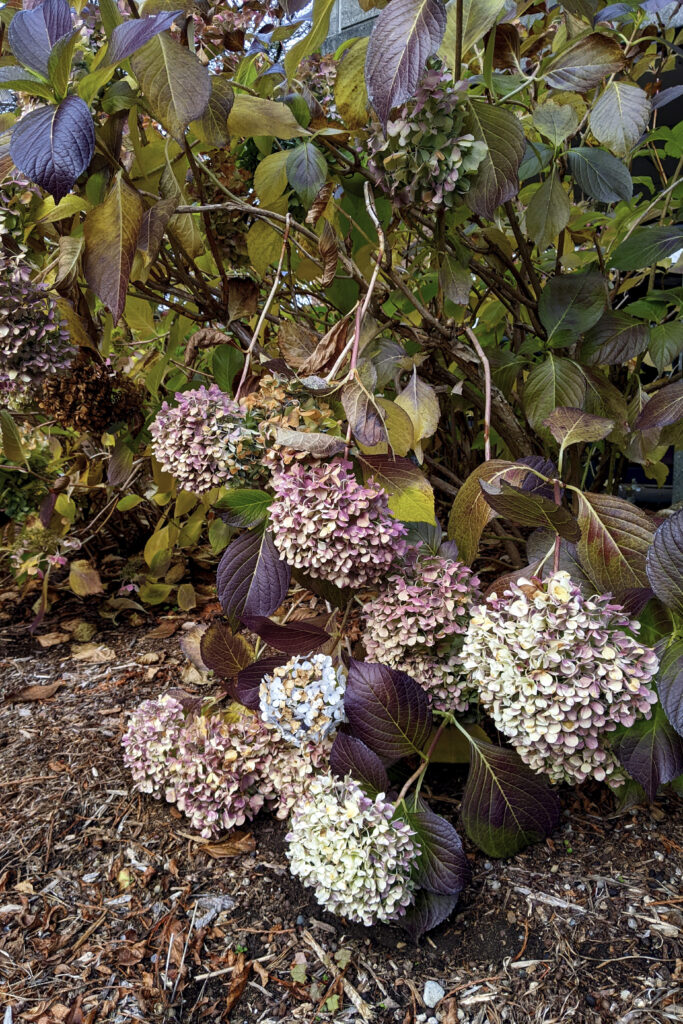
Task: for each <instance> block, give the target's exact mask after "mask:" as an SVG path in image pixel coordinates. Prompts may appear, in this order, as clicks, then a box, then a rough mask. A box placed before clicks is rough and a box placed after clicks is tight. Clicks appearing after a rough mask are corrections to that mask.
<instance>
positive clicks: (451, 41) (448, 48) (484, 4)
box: [439, 0, 505, 67]
mask: <svg viewBox="0 0 683 1024" xmlns="http://www.w3.org/2000/svg"><path fill="white" fill-rule="evenodd" d="M504 7H505V0H463V4H462V55H463V57H466V56H467V54H468V53H469V52H470V50H471V49H472V47H473V46H474V44H475V43H481V41H482V39H483V38H484V36H485V35H486V33H487V32H488V31H489V29H491V28H493V26H494V25H495V23H496V21H497V20H498V18H499V16H500V14H501V12H502V10H503V8H504ZM456 31H457V0H449V3H448V4H446V31H445V33H444V37H443V42H442V44H441V47H440V49H439V56H440V57H441V59H442V60H443V61H445V62H446V64H448V66H449V67H453V58H454V55H455V34H456Z"/></svg>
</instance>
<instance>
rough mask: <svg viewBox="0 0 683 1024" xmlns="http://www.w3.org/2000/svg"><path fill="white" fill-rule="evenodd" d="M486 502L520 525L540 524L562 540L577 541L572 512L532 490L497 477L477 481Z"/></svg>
mask: <svg viewBox="0 0 683 1024" xmlns="http://www.w3.org/2000/svg"><path fill="white" fill-rule="evenodd" d="M479 486H480V487H481V489H482V492H483V494H484V498H485V500H486V502H487V503H488V504H489V505H490V506H491V508H492V509H493V510H494V511H495V512H497V513H498V515H500V516H503V517H504V518H505V519H510V520H511V521H512V522H513V523H519V524H520V526H540V527H544V528H548V529H551V530H554V532H555V533H557V534H559V536H560V537H564V539H565V540H570V541H577V540H578V539H579V537H580V536H581V531H580V530H579V524H578V523H577V521H576V518H575V516H574V515H573V514H572V513H571V512H570V511H569V509H568V508H565V507H564V505H556V504H555V502H554V501H551V500H550V499H549V498H546V497H544V495H542V494H537V493H534V492H533V491H523V490H521V489H520V488H517V487H513V485H512V484H509V483H506V482H505V480H500V481H498V482H497V483H495V484H492V483H487V482H486V481H485V480H480V481H479Z"/></svg>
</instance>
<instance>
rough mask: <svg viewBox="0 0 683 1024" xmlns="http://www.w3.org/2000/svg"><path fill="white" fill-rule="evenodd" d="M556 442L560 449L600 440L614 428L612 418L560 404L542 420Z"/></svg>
mask: <svg viewBox="0 0 683 1024" xmlns="http://www.w3.org/2000/svg"><path fill="white" fill-rule="evenodd" d="M544 426H546V427H547V428H548V430H549V431H550V433H551V434H552V435H553V437H554V438H555V440H556V441H557V443H558V444H559V445H560V451H564V449H565V448H569V446H570V445H572V444H584V443H585V442H586V441H602V439H603V438H604V437H607V435H608V434H609V433H610V432H611V431H612V430H613V429H614V420H609V419H607V418H606V417H605V416H594V415H593V414H592V413H589V412H583V411H582V410H581V409H572V408H570V407H568V406H560V407H559V408H558V409H553V411H552V412H551V414H550V416H548V418H547V419H546V420H545V421H544Z"/></svg>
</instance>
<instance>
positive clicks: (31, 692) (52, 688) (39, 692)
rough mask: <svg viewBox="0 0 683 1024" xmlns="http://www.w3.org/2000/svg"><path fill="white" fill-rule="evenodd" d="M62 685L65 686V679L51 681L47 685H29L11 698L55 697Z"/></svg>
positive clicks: (42, 698) (35, 698) (34, 698)
mask: <svg viewBox="0 0 683 1024" xmlns="http://www.w3.org/2000/svg"><path fill="white" fill-rule="evenodd" d="M60 686H64V680H63V679H58V680H57V682H56V683H49V684H48V685H47V686H27V687H25V688H24V689H23V690H20V691H19V693H17V694H15V695H14V696H13V697H10V698H9V699H10V700H47V699H48V697H53V696H54V695H55V693H56V692H57V690H58V689H59V687H60Z"/></svg>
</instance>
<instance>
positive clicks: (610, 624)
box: [462, 572, 657, 785]
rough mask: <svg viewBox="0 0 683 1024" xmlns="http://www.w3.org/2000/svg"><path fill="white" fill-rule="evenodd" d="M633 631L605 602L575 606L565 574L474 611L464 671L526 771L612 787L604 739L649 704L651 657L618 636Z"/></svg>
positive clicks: (612, 763) (577, 595)
mask: <svg viewBox="0 0 683 1024" xmlns="http://www.w3.org/2000/svg"><path fill="white" fill-rule="evenodd" d="M638 628H639V624H638V623H637V622H632V621H631V620H630V619H629V617H628V615H627V614H625V612H624V609H623V608H622V606H621V605H619V604H614V603H612V602H611V596H610V595H603V596H598V597H591V598H585V597H583V595H582V594H581V591H580V590H579V588H578V587H576V586H575V585H574V584H572V582H571V579H570V577H569V574H568V573H566V572H556V573H554V574H553V575H551V576H549V577H548V578H547V579H546V580H544V581H543V583H539V582H538V581H535V580H524V579H520V580H518V581H517V583H512V584H511V585H510V587H509V589H508V590H506V591H505V592H504V594H503V595H502V596H500V597H499V596H498V595H497V594H495V593H494V594H491V595H490V596H489V597H488V598H487V600H486V603H485V604H483V605H480V606H479V607H478V608H475V609H473V612H472V618H471V620H470V626H469V630H468V633H467V636H466V638H465V644H464V647H463V650H462V658H463V664H464V666H465V668H466V669H467V671H468V673H469V678H470V680H471V682H472V683H473V684H474V685H476V687H477V688H478V690H479V697H480V700H481V702H482V704H483V705H484V707H485V708H486V710H487V711H488V713H489V714H490V715H491V717H492V718H493V720H494V722H495V725H496V728H497V729H498V730H499V731H500V732H502V733H503V734H504V735H505V736H507V737H508V738H509V739H510V741H511V742H512V744H513V746H514V747H515V749H516V750H517V752H518V753H519V755H520V757H521V758H522V760H523V761H525V762H526V763H527V764H528V765H529V766H530V767H531V768H533V769H534V771H537V772H545V773H546V774H547V775H549V776H550V778H551V779H552V780H553V781H555V782H561V781H563V780H564V781H568V782H572V783H577V782H583V781H584V780H585V779H587V778H588V777H590V776H592V777H593V778H594V779H598V780H603V779H607V781H608V782H609V783H610V784H611V785H620V784H621V783H622V782H623V779H624V776H623V772H622V770H621V768H620V766H619V764H618V762H617V760H616V757H615V756H614V754H613V753H612V751H611V750H610V748H609V743H608V737H609V733H610V732H613V731H614V730H615V729H616V728H617V726H620V725H623V726H630V725H633V723H634V722H635V720H636V718H638V717H640V716H643V717H645V718H649V717H650V715H651V713H652V705H653V704H654V703H656V701H657V696H656V694H655V692H654V691H653V690H652V689H651V688H650V686H649V683H650V681H651V680H652V677H653V676H654V675H655V673H656V671H657V656H656V654H655V653H654V651H652V650H650V649H649V648H647V647H644V646H643V645H642V644H639V643H638V641H637V640H635V639H634V638H633V637H632V636H631V635H629V633H628V632H626V630H629V631H630V632H636V631H637V630H638Z"/></svg>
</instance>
